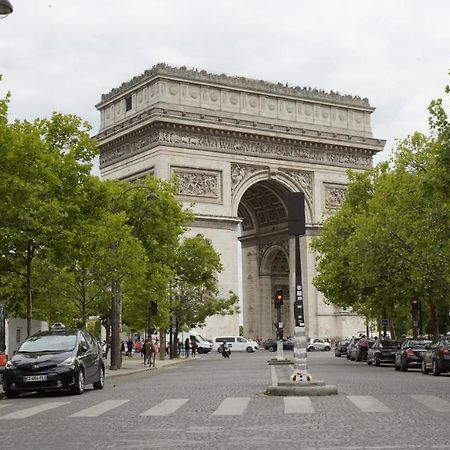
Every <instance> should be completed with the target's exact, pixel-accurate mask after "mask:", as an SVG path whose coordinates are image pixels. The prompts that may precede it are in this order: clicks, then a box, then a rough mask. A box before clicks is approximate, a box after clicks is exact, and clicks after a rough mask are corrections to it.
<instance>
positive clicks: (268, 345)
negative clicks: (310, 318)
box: [264, 338, 294, 352]
mask: <svg viewBox="0 0 450 450" xmlns="http://www.w3.org/2000/svg"><path fill="white" fill-rule="evenodd" d="M264 348H265V349H266V350H269V352H276V351H277V341H276V339H268V340H267V341H265V342H264ZM283 350H294V341H293V340H292V339H291V338H287V339H283Z"/></svg>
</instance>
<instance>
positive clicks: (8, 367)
mask: <svg viewBox="0 0 450 450" xmlns="http://www.w3.org/2000/svg"><path fill="white" fill-rule="evenodd" d="M5 369H7V370H14V369H16V366H15V365H14V364H13V363H12V362H11V361H7V362H6V365H5Z"/></svg>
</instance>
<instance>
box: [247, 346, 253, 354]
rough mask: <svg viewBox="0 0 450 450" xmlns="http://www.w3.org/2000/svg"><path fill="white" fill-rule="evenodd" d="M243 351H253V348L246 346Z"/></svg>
mask: <svg viewBox="0 0 450 450" xmlns="http://www.w3.org/2000/svg"><path fill="white" fill-rule="evenodd" d="M245 351H246V352H247V353H253V352H254V350H253V348H252V347H247V348H246V349H245Z"/></svg>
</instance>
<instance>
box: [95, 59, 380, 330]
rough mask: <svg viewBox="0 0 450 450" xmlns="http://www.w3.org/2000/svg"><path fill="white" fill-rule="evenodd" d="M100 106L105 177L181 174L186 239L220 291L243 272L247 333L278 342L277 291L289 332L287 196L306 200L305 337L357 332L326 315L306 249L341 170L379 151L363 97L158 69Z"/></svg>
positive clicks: (337, 198) (214, 325) (330, 312)
mask: <svg viewBox="0 0 450 450" xmlns="http://www.w3.org/2000/svg"><path fill="white" fill-rule="evenodd" d="M97 108H98V109H99V110H100V113H101V127H100V130H99V133H98V135H97V140H98V142H99V146H100V152H101V153H100V168H101V173H102V176H103V177H104V178H120V179H128V180H133V179H137V178H139V177H141V176H145V175H147V174H153V175H155V176H157V177H160V178H163V179H167V178H169V177H170V176H172V175H176V176H178V178H179V180H180V191H179V199H180V201H183V202H186V205H187V204H190V203H191V202H195V206H194V213H195V216H196V221H195V223H194V225H193V227H192V228H191V230H190V231H189V233H191V234H197V233H202V234H204V235H205V236H206V237H208V238H210V239H211V240H212V242H213V244H214V246H215V248H216V250H217V251H218V252H219V253H220V254H221V259H222V263H223V265H224V271H223V272H222V273H221V274H220V275H219V284H220V287H221V290H222V291H223V293H226V292H228V291H230V290H232V291H234V292H236V293H238V292H239V291H240V289H239V273H240V272H242V281H243V295H242V305H241V309H242V312H243V318H244V333H245V334H246V335H248V336H250V337H253V338H260V339H265V338H268V337H271V336H273V335H274V328H273V324H274V322H275V320H274V319H275V311H274V308H273V300H272V299H273V293H274V292H275V291H276V289H279V288H281V289H283V290H284V291H285V292H286V294H287V295H289V296H290V297H291V299H290V300H291V301H287V302H285V308H284V312H283V313H284V318H283V320H284V322H285V327H286V334H293V318H292V311H291V308H290V306H289V305H290V304H292V302H293V294H292V292H291V291H293V290H292V289H289V287H290V286H293V280H294V278H293V242H291V241H292V239H290V238H289V236H288V235H287V206H286V205H287V203H286V196H287V193H288V192H296V191H303V192H304V193H305V199H306V220H307V236H305V237H304V238H302V239H301V241H302V243H301V247H302V261H303V264H302V267H303V269H304V270H303V274H304V275H303V276H304V282H303V283H304V290H305V301H306V304H305V310H306V314H307V324H306V326H307V331H308V333H309V335H310V336H324V337H325V336H328V337H334V336H343V335H348V334H353V333H354V332H355V331H356V330H360V329H361V326H362V325H361V320H360V318H358V317H355V316H352V315H351V314H349V313H346V312H343V311H338V310H336V309H335V308H333V307H332V306H329V305H326V304H325V302H324V301H323V298H322V295H321V294H320V293H319V292H317V291H316V290H315V288H314V286H313V285H312V279H313V277H314V274H315V257H314V255H313V254H312V253H311V252H310V251H309V242H310V240H311V239H312V237H313V236H314V235H315V234H317V233H318V232H319V230H320V222H321V221H322V220H323V218H324V217H326V216H327V215H329V214H332V213H333V211H335V210H336V208H338V207H339V205H340V203H341V202H342V200H343V198H344V196H345V190H346V183H347V176H346V173H345V171H346V169H347V168H352V169H355V170H365V169H367V168H369V167H371V166H372V157H373V155H374V154H375V153H376V152H378V151H380V150H382V149H383V147H384V141H383V140H380V139H375V138H373V136H372V131H371V125H370V115H371V114H372V112H373V111H374V108H372V107H371V106H370V105H369V102H368V100H367V99H361V98H359V97H352V96H348V95H340V94H338V93H334V92H330V93H326V92H324V91H319V90H316V89H309V88H300V87H295V88H292V87H288V86H283V85H281V84H273V83H268V82H264V81H258V80H250V79H247V78H243V77H230V76H226V75H214V74H209V73H207V72H205V71H198V70H188V69H186V68H173V67H169V66H167V65H165V64H158V65H156V66H155V67H153V68H152V69H150V70H148V71H146V72H145V73H144V74H142V75H140V76H138V77H135V78H133V79H132V80H131V81H129V82H127V83H124V84H123V85H122V86H120V87H119V88H117V89H113V90H112V91H111V92H110V93H108V94H105V95H103V96H102V100H101V102H100V103H99V104H98V105H97ZM238 235H239V236H238ZM238 238H239V242H240V248H239V247H238ZM233 243H235V244H233ZM240 252H242V271H240V270H238V255H239V253H240ZM238 326H239V321H238V317H225V318H224V317H214V318H211V319H210V320H208V322H207V327H206V328H205V330H204V334H205V335H207V336H210V337H212V336H214V335H222V334H237V333H238Z"/></svg>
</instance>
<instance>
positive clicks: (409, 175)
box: [312, 87, 450, 335]
mask: <svg viewBox="0 0 450 450" xmlns="http://www.w3.org/2000/svg"><path fill="white" fill-rule="evenodd" d="M446 93H447V94H449V93H450V91H449V88H448V87H447V89H446ZM429 112H430V117H429V124H430V133H429V136H426V135H424V134H422V133H418V132H417V133H414V134H413V135H411V136H409V137H407V138H406V139H404V140H403V141H401V142H399V144H398V148H397V150H396V153H395V155H394V157H393V158H392V160H391V161H390V162H386V163H381V164H379V165H378V166H377V167H375V168H374V169H373V170H369V171H367V172H364V173H355V172H349V179H350V183H349V185H348V192H347V196H346V199H345V201H344V203H343V205H342V207H341V208H340V209H339V210H338V212H337V213H336V214H335V215H334V216H333V217H331V218H329V219H327V220H326V221H325V223H324V226H323V230H322V233H321V235H320V237H318V238H317V239H315V241H314V242H313V245H312V246H313V248H314V249H315V250H316V251H317V252H318V255H319V256H318V275H317V277H316V278H315V281H314V283H315V285H316V287H317V288H318V289H319V290H320V291H321V292H323V293H324V294H325V296H326V298H327V299H328V301H329V302H331V303H332V304H334V305H336V306H338V307H342V308H351V309H352V310H353V311H355V312H358V313H360V314H362V315H365V316H366V317H367V318H368V319H369V320H378V321H379V319H380V318H382V317H383V318H388V319H389V323H390V327H391V333H393V335H399V334H403V333H407V332H408V331H410V330H411V326H412V321H411V305H412V301H413V300H416V301H418V302H420V304H421V306H422V315H423V327H424V332H427V333H430V334H434V335H437V334H439V332H444V331H450V323H449V320H450V318H449V313H450V266H449V265H450V124H449V121H448V117H447V115H446V113H445V110H444V108H443V104H442V100H437V101H433V102H432V103H431V105H430V107H429Z"/></svg>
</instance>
